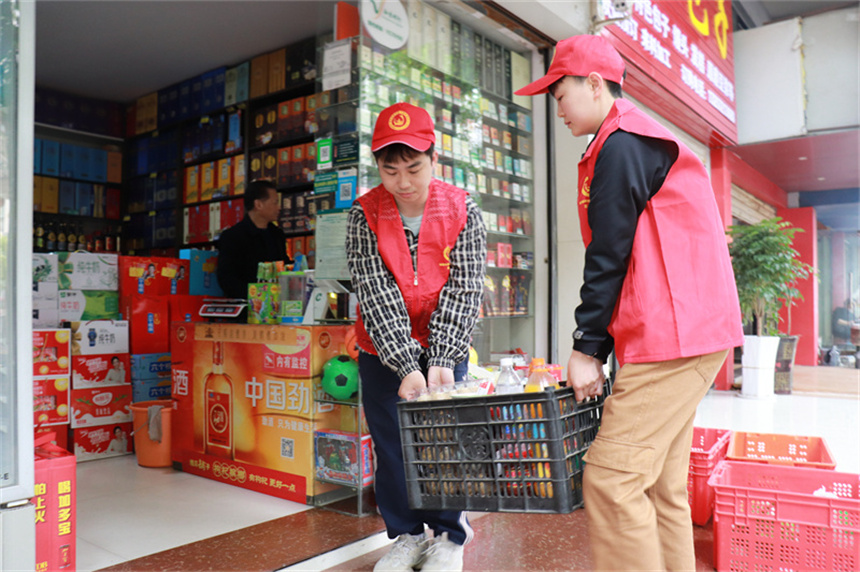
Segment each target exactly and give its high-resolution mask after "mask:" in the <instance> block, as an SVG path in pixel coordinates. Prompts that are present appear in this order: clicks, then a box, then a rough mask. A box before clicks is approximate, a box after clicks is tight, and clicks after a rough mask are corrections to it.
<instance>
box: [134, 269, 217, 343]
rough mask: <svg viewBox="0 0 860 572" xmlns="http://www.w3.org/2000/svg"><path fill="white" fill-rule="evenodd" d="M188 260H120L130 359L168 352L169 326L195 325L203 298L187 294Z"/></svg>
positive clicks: (188, 280)
mask: <svg viewBox="0 0 860 572" xmlns="http://www.w3.org/2000/svg"><path fill="white" fill-rule="evenodd" d="M190 262H191V261H190V260H188V259H180V258H169V257H161V256H149V257H144V256H121V257H120V272H119V273H120V298H121V307H122V313H123V315H124V316H125V317H126V319H127V320H128V321H129V327H130V342H129V344H130V349H131V353H132V354H134V355H140V354H161V353H167V352H169V351H170V346H169V341H168V340H169V336H168V332H169V327H170V322H171V321H174V320H177V321H198V320H200V318H199V308H200V305H201V304H202V301H203V296H200V295H190V294H189V286H190V284H189V282H190V279H189V276H190Z"/></svg>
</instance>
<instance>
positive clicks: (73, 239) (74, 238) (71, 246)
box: [66, 225, 78, 252]
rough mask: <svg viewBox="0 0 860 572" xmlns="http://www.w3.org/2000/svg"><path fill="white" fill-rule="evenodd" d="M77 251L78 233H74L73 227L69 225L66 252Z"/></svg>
mask: <svg viewBox="0 0 860 572" xmlns="http://www.w3.org/2000/svg"><path fill="white" fill-rule="evenodd" d="M77 249H78V233H77V232H76V231H75V227H74V226H72V225H69V232H68V233H67V234H66V250H68V251H69V252H74V251H75V250H77Z"/></svg>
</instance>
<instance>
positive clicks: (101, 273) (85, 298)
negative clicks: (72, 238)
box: [57, 252, 120, 322]
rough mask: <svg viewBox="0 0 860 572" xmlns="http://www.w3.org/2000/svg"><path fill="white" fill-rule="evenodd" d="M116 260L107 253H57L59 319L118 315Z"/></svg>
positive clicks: (117, 317)
mask: <svg viewBox="0 0 860 572" xmlns="http://www.w3.org/2000/svg"><path fill="white" fill-rule="evenodd" d="M117 260H118V256H117V255H116V254H106V253H90V252H60V253H59V254H58V255H57V269H58V273H57V282H58V285H59V293H58V304H59V318H60V322H78V321H82V320H115V319H119V317H120V315H119V292H118V288H119V281H118V272H117Z"/></svg>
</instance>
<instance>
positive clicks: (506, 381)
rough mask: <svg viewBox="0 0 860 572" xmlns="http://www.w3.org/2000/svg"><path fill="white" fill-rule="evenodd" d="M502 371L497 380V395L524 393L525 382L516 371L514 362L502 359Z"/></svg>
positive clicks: (509, 359)
mask: <svg viewBox="0 0 860 572" xmlns="http://www.w3.org/2000/svg"><path fill="white" fill-rule="evenodd" d="M501 366H502V369H501V371H500V372H499V378H498V379H497V380H496V393H501V394H504V393H521V392H522V391H523V380H522V379H520V376H519V375H517V372H516V371H514V360H513V359H511V358H502V360H501Z"/></svg>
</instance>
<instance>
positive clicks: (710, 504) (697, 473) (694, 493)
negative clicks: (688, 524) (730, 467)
mask: <svg viewBox="0 0 860 572" xmlns="http://www.w3.org/2000/svg"><path fill="white" fill-rule="evenodd" d="M731 436H732V432H731V431H730V430H728V429H706V428H703V427H693V445H692V447H691V449H690V471H689V473H688V475H687V501H688V502H689V503H690V512H691V513H692V517H693V524H698V525H700V526H704V525H706V524H708V521H709V520H711V515H712V514H714V489H713V488H711V486H710V485H708V477H710V476H711V473H713V472H714V467H716V466H717V463H719V462H720V461H722V460H723V459H725V458H726V451H727V450H728V448H729V438H730V437H731Z"/></svg>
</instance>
